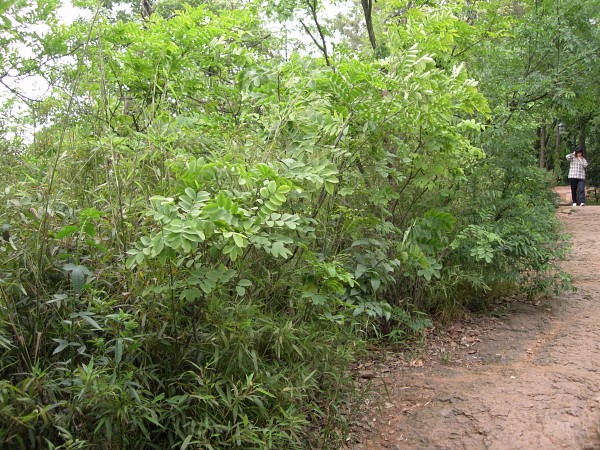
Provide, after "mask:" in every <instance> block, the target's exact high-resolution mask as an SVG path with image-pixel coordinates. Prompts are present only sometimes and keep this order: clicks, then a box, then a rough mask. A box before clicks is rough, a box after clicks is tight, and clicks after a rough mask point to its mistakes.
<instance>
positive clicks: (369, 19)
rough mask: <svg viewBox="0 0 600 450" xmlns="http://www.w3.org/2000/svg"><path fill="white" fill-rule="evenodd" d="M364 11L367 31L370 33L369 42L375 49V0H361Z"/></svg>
mask: <svg viewBox="0 0 600 450" xmlns="http://www.w3.org/2000/svg"><path fill="white" fill-rule="evenodd" d="M360 4H361V5H362V9H363V12H364V14H365V24H366V25H367V33H369V42H370V43H371V47H373V50H375V49H376V48H377V39H376V38H375V30H373V0H360Z"/></svg>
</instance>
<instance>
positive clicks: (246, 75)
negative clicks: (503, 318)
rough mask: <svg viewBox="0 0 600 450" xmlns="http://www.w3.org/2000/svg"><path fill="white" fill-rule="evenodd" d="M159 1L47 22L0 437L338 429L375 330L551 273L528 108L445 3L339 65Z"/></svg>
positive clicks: (269, 438)
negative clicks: (48, 90)
mask: <svg viewBox="0 0 600 450" xmlns="http://www.w3.org/2000/svg"><path fill="white" fill-rule="evenodd" d="M163 6H164V7H165V9H164V10H165V11H177V12H176V13H175V14H164V15H163V14H158V13H157V14H152V15H151V16H150V17H146V18H145V19H144V20H139V21H136V19H135V18H132V17H130V18H128V20H126V21H119V20H117V21H115V20H114V16H113V15H112V13H111V12H110V11H106V10H105V9H106V8H108V7H110V4H107V5H106V8H105V9H99V10H98V16H97V17H96V18H95V19H93V20H92V21H85V20H82V21H79V22H77V23H74V24H71V25H69V26H60V27H59V26H56V27H55V31H56V33H55V34H52V33H49V34H48V37H47V38H43V39H41V41H40V42H43V43H45V45H46V47H44V48H45V50H44V52H45V53H46V56H48V57H51V58H56V59H57V60H58V59H59V58H62V57H63V56H65V55H72V57H71V58H67V59H64V60H63V62H64V64H61V65H57V66H52V70H51V71H49V72H48V74H47V76H48V79H49V80H50V81H51V82H52V83H53V85H52V93H53V95H52V96H51V97H49V98H46V99H44V100H43V101H42V102H40V104H38V105H36V107H35V109H34V116H33V118H34V119H35V120H36V121H37V122H35V123H36V124H37V125H38V129H37V130H36V131H35V140H34V141H33V142H32V143H31V145H28V146H27V147H24V148H22V149H20V150H19V151H17V152H13V153H12V154H11V155H10V158H5V159H3V160H2V163H3V164H6V165H8V164H10V166H11V173H8V174H6V175H3V177H5V178H2V182H3V183H4V185H3V189H2V190H1V192H2V204H1V206H0V223H2V224H3V227H2V240H0V254H1V256H2V258H3V261H5V263H4V264H3V265H2V267H1V268H0V298H1V302H2V303H1V304H0V347H2V349H3V355H2V358H0V373H1V375H2V377H1V378H2V380H3V381H2V383H0V418H1V420H2V424H3V426H2V427H0V446H3V447H10V448H36V446H37V447H43V448H45V447H48V448H89V447H95V448H96V447H97V448H111V449H138V448H139V449H142V448H157V449H162V448H171V447H172V448H207V449H210V448H215V449H217V448H218V449H226V448H232V449H242V448H244V449H246V448H261V449H264V448H273V449H277V448H307V447H320V448H337V447H341V446H342V445H343V442H344V438H345V432H346V431H347V417H345V416H344V414H343V413H344V411H345V410H344V407H345V406H344V405H345V402H346V401H347V400H348V398H349V396H350V395H351V392H350V391H351V389H352V386H353V383H352V382H351V380H350V376H351V375H350V372H349V371H348V366H349V364H350V362H351V361H352V360H354V359H355V358H357V357H358V356H359V355H360V352H361V351H362V349H363V348H364V345H365V343H366V342H367V340H368V339H373V338H375V339H381V340H388V341H390V342H394V343H396V344H399V345H402V344H403V343H405V342H407V341H410V340H411V339H412V338H413V337H414V336H421V335H423V333H424V330H425V329H427V328H428V327H431V325H432V317H430V316H429V314H436V317H440V318H442V319H451V318H452V317H453V316H454V315H456V314H460V312H461V310H462V309H463V308H465V307H468V306H470V305H474V304H481V303H486V302H489V301H493V298H494V297H496V296H500V295H503V294H505V293H508V292H512V291H514V290H517V289H520V290H523V287H525V288H526V290H527V293H528V294H529V295H532V296H533V295H536V294H537V293H540V292H546V291H547V290H551V289H553V288H558V287H560V284H561V282H563V281H565V279H564V278H561V276H560V273H557V272H556V268H555V267H554V261H555V259H556V257H559V256H561V254H562V252H563V250H564V247H563V243H564V238H563V237H562V236H560V234H559V233H558V224H557V223H556V221H555V220H554V219H553V216H554V206H553V198H552V196H551V194H550V180H549V177H548V175H547V174H546V173H545V172H544V171H543V170H541V169H538V168H536V167H535V166H536V161H535V160H534V158H533V157H532V155H531V153H532V151H531V147H532V142H533V138H532V136H533V135H534V134H533V131H534V128H533V127H534V126H535V123H536V122H535V120H533V119H527V120H526V118H525V117H524V116H521V118H522V119H523V120H520V121H517V120H514V121H511V120H505V119H507V117H508V118H509V119H510V118H511V114H516V113H514V112H512V113H510V112H507V111H506V110H505V109H503V108H502V107H501V106H500V105H501V102H499V101H496V100H498V99H499V98H502V96H503V95H505V94H506V92H508V89H507V86H506V85H503V88H504V90H503V89H498V91H494V93H493V95H492V96H491V99H492V100H494V103H491V104H490V103H488V101H487V100H486V98H485V97H484V95H483V94H482V92H481V91H480V89H479V85H478V83H477V82H476V81H475V80H474V79H472V78H470V75H469V74H468V73H467V71H466V67H467V65H465V64H464V63H463V61H461V60H459V59H458V58H457V57H456V55H454V54H453V51H454V49H455V48H457V47H456V46H457V45H468V44H473V42H476V41H477V39H476V36H479V34H478V33H481V32H482V31H481V30H482V29H484V28H485V27H483V26H482V25H481V24H479V25H480V27H479V28H477V27H475V25H473V27H471V26H470V25H468V24H467V22H466V21H464V20H463V19H462V18H461V16H460V14H458V12H460V8H459V6H456V8H455V9H453V10H452V11H451V10H450V9H447V8H444V9H440V10H435V11H428V10H427V9H423V10H422V11H414V10H410V11H407V15H406V17H405V18H406V20H407V22H406V23H405V24H403V23H401V22H394V23H390V24H389V26H388V27H387V35H386V42H385V48H386V49H388V50H389V54H388V53H387V52H386V54H385V57H383V56H384V55H383V54H382V55H380V56H382V58H381V59H378V60H376V61H373V60H372V58H371V57H369V58H366V59H363V58H360V57H358V56H356V54H354V53H353V54H352V55H350V54H349V53H350V52H347V53H348V54H347V53H346V52H345V51H339V52H336V53H335V55H334V56H332V58H331V60H330V61H328V62H329V63H330V64H332V65H333V67H328V66H326V65H325V64H324V63H323V61H322V60H320V59H319V58H316V57H313V56H311V55H307V54H305V55H303V56H302V55H299V54H292V55H290V56H289V58H287V57H286V58H283V57H281V56H277V55H279V54H283V53H285V51H284V50H285V49H284V48H283V47H282V46H281V43H280V42H278V41H277V40H276V39H274V38H273V37H271V36H270V35H269V34H268V33H267V32H266V31H265V30H264V29H263V26H262V25H261V22H260V16H259V14H258V13H257V12H256V11H255V10H254V9H253V8H252V7H246V8H244V9H239V10H237V9H235V10H227V11H226V12H225V11H220V10H219V9H218V8H217V6H215V5H212V6H211V8H210V9H209V8H208V6H199V7H192V6H189V5H188V6H185V7H181V8H176V5H173V4H172V2H169V3H168V4H167V3H165V4H164V5H163ZM283 6H286V5H283ZM287 6H293V5H287ZM492 9H493V8H491V6H490V11H488V12H489V14H492V12H491V11H492ZM496 13H497V11H496ZM485 17H486V20H487V19H489V16H487V15H486V16H485ZM404 25H406V26H404ZM504 25H505V24H504ZM494 31H495V32H496V34H494V35H493V37H494V38H500V37H503V36H505V34H504V33H505V32H506V28H502V31H498V30H494ZM489 32H490V33H492V31H491V30H490V31H489ZM50 35H52V36H54V37H53V38H51V37H50ZM484 35H485V33H484ZM57 36H59V37H61V36H62V37H61V38H60V39H59V38H57ZM342 47H343V46H342ZM493 47H494V46H493V45H491V44H490V52H492V50H491V48H493ZM490 54H491V53H490ZM496 56H497V57H498V58H500V55H496ZM473 65H474V66H475V68H476V69H477V70H479V74H480V75H481V76H482V78H484V80H485V83H484V84H483V86H484V88H485V86H487V85H488V84H490V83H493V82H494V80H496V78H495V77H497V76H499V75H498V73H497V72H494V73H493V74H486V72H484V71H483V70H482V69H481V66H479V65H477V64H473ZM84 68H85V69H84ZM499 68H500V69H503V68H505V66H500V65H499ZM63 86H66V88H67V89H66V90H64V89H63V88H62V87H63ZM488 123H493V124H494V126H487V124H488ZM484 124H486V125H484ZM6 147H7V148H9V147H10V145H8V143H7V145H6ZM4 225H5V226H4Z"/></svg>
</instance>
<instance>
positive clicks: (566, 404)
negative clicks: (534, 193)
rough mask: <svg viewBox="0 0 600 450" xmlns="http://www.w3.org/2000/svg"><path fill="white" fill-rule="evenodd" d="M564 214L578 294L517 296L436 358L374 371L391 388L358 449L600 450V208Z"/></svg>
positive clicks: (365, 424)
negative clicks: (503, 312)
mask: <svg viewBox="0 0 600 450" xmlns="http://www.w3.org/2000/svg"><path fill="white" fill-rule="evenodd" d="M562 191H564V189H563V190H562ZM562 191H561V194H563V195H564V194H565V192H562ZM558 214H559V217H560V218H561V221H562V222H563V224H564V226H565V228H566V229H567V230H569V231H570V232H572V233H573V254H572V256H571V257H570V259H569V260H568V261H564V262H563V263H562V266H563V268H564V269H565V270H566V271H567V272H569V273H571V274H572V276H573V277H574V284H575V286H576V287H577V292H575V293H565V294H563V295H562V296H560V297H559V298H555V299H551V300H544V301H542V302H536V303H530V302H525V301H519V300H513V301H512V302H510V303H509V309H510V311H509V312H508V313H507V314H506V316H505V317H504V318H502V319H492V318H490V319H477V320H476V321H472V322H469V321H467V322H463V323H460V324H457V325H456V326H455V327H454V328H453V329H451V330H449V331H448V333H449V336H450V335H452V337H453V339H452V340H449V341H448V342H450V344H449V345H448V348H446V349H443V348H442V349H441V350H440V349H439V348H438V349H437V350H433V351H431V353H432V354H431V355H430V356H431V357H430V358H427V357H425V358H423V359H418V360H416V361H414V362H413V364H412V366H410V367H406V366H404V367H403V366H402V365H401V364H398V365H397V367H395V368H393V369H390V368H389V367H390V365H389V364H388V366H387V367H388V368H387V369H384V370H381V369H379V370H375V369H373V377H372V381H373V382H374V383H375V384H377V383H379V384H385V386H386V387H387V392H388V393H389V395H387V396H386V397H385V398H383V399H382V401H380V402H377V404H378V405H380V406H378V407H376V408H371V411H373V412H372V413H371V414H370V415H369V416H368V417H365V418H364V420H363V421H362V423H361V425H360V427H362V428H363V429H365V431H364V432H363V433H361V435H362V437H361V438H359V439H360V442H358V443H355V444H353V445H352V446H351V448H353V449H355V450H376V449H396V450H400V449H448V450H450V449H452V450H454V449H468V450H475V449H511V450H516V449H528V450H529V449H536V450H538V449H570V450H576V449H590V450H591V449H600V257H599V256H600V207H597V206H585V207H583V208H576V209H572V208H571V207H568V206H561V207H560V208H559V211H558ZM452 342H458V343H459V344H458V345H454V347H453V345H452ZM389 358H390V361H392V360H393V356H390V357H389ZM393 366H394V364H393V363H392V364H391V367H393ZM365 369H366V368H365ZM369 377H370V375H369ZM373 404H375V402H374V403H373ZM367 430H369V431H367Z"/></svg>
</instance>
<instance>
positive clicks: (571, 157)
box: [567, 148, 588, 206]
mask: <svg viewBox="0 0 600 450" xmlns="http://www.w3.org/2000/svg"><path fill="white" fill-rule="evenodd" d="M567 160H568V161H569V162H570V163H571V166H570V167H569V181H570V182H571V197H572V199H573V206H577V200H579V206H585V168H586V167H587V165H588V162H587V160H586V159H585V158H584V157H583V150H581V149H580V148H578V149H576V150H575V151H574V152H573V153H569V154H568V155H567ZM577 193H579V197H578V196H577Z"/></svg>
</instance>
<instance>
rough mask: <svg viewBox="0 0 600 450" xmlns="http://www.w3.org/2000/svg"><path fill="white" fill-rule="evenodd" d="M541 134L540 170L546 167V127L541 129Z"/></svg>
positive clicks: (543, 126)
mask: <svg viewBox="0 0 600 450" xmlns="http://www.w3.org/2000/svg"><path fill="white" fill-rule="evenodd" d="M539 134H540V169H543V168H544V167H546V125H542V126H541V127H540V128H539Z"/></svg>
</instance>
